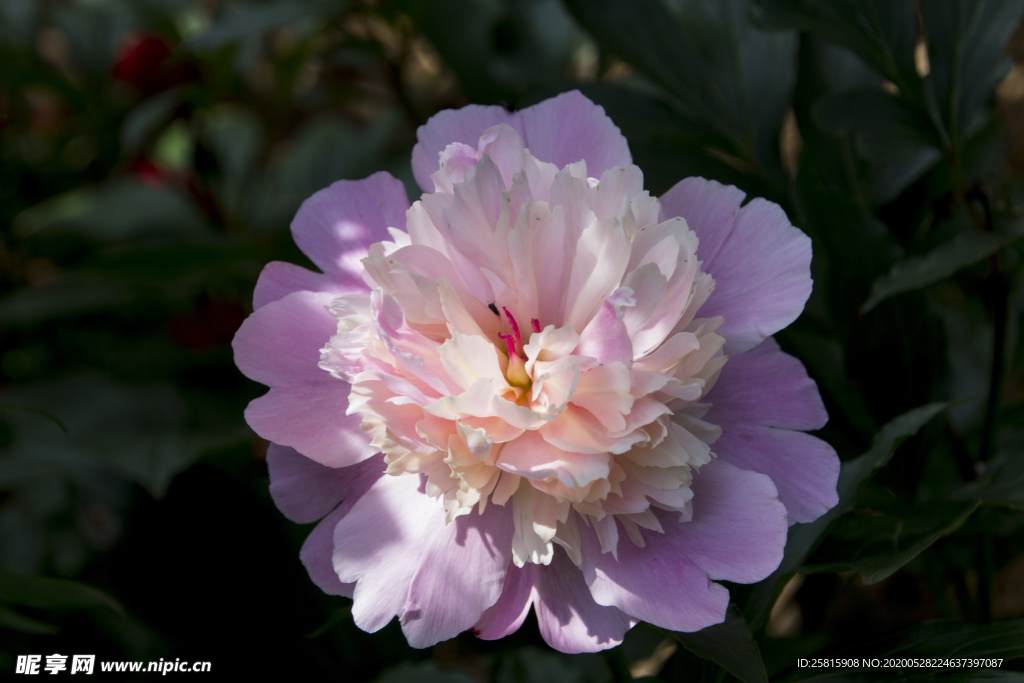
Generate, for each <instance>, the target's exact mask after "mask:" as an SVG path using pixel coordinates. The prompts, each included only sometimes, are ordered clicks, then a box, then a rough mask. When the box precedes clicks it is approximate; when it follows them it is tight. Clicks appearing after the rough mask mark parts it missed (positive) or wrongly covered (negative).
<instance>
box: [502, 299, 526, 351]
mask: <svg viewBox="0 0 1024 683" xmlns="http://www.w3.org/2000/svg"><path fill="white" fill-rule="evenodd" d="M501 310H503V311H505V315H506V316H508V324H509V325H510V326H511V327H512V336H513V337H515V340H516V344H520V343H522V341H523V337H522V335H520V334H519V325H517V324H516V319H515V318H513V317H512V314H511V313H509V312H508V309H507V308H505V307H504V306H502V307H501Z"/></svg>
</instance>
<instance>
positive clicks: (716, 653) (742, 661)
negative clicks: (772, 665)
mask: <svg viewBox="0 0 1024 683" xmlns="http://www.w3.org/2000/svg"><path fill="white" fill-rule="evenodd" d="M672 637H673V638H675V639H676V640H678V641H679V642H680V643H682V644H683V646H684V647H685V648H686V649H687V650H689V651H690V652H692V653H694V654H695V655H698V656H700V657H704V658H705V659H710V660H712V661H714V662H715V663H717V664H719V665H720V666H722V667H723V668H725V670H726V671H728V672H729V673H731V674H732V675H733V676H736V678H738V679H740V680H741V681H744V682H745V683H767V681H768V674H767V673H765V670H764V662H762V661H761V652H760V650H758V649H757V643H755V642H754V638H753V637H752V636H751V635H750V627H749V626H747V622H746V620H745V619H744V618H743V615H741V614H740V612H739V610H737V609H736V607H735V605H730V606H729V609H728V611H727V612H726V613H725V621H724V622H722V623H721V624H716V625H715V626H708V627H707V628H705V629H702V630H700V631H697V632H696V633H675V632H672Z"/></svg>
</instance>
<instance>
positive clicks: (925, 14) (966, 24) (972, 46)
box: [920, 0, 1024, 141]
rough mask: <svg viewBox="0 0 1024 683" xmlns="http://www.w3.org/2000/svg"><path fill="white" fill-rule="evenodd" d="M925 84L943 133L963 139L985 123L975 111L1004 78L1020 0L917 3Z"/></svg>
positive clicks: (1022, 9) (1023, 2) (1022, 0)
mask: <svg viewBox="0 0 1024 683" xmlns="http://www.w3.org/2000/svg"><path fill="white" fill-rule="evenodd" d="M920 6H921V18H922V21H923V23H924V30H925V32H926V33H927V35H928V54H929V63H930V68H931V76H930V80H931V82H932V84H933V85H934V88H935V92H936V99H937V100H938V102H939V106H940V107H941V108H942V115H943V118H944V119H945V121H946V125H947V130H948V132H949V134H950V136H951V137H952V138H953V139H955V140H960V141H963V140H966V138H967V137H969V136H970V135H971V134H973V133H974V132H976V131H977V130H978V129H980V128H981V126H982V125H984V122H985V118H986V114H985V113H984V112H982V111H979V108H980V107H981V105H982V104H984V102H985V101H986V100H987V99H988V98H990V97H991V96H992V90H993V88H994V87H995V84H996V83H997V82H998V81H999V80H1000V79H1001V78H1002V77H1003V76H1004V75H1005V73H1006V67H1008V63H1006V62H1004V61H1003V59H1002V53H1003V48H1004V47H1005V45H1006V43H1007V41H1008V40H1009V39H1010V36H1011V35H1013V31H1014V29H1015V28H1016V27H1017V25H1018V24H1019V23H1020V17H1021V14H1022V13H1024V0H930V1H929V2H922V3H921V5H920Z"/></svg>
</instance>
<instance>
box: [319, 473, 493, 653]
mask: <svg viewBox="0 0 1024 683" xmlns="http://www.w3.org/2000/svg"><path fill="white" fill-rule="evenodd" d="M421 489H422V483H421V478H420V477H413V476H406V477H381V478H380V479H378V480H377V481H376V482H375V483H374V485H373V486H372V487H371V488H370V490H369V491H367V493H366V494H364V495H363V496H362V497H361V498H359V500H358V501H356V503H355V505H354V506H353V508H352V510H351V512H349V514H347V515H345V516H344V517H343V518H342V519H341V520H340V521H339V522H338V525H337V527H336V528H335V530H334V569H335V571H336V572H337V573H338V578H339V580H341V581H342V582H352V581H356V582H357V584H356V589H355V593H354V596H353V597H354V600H355V603H354V604H353V606H352V615H353V617H354V618H355V622H356V625H358V626H359V627H360V628H361V629H363V630H365V631H368V632H371V633H372V632H374V631H377V630H378V629H380V628H382V627H384V626H385V625H386V624H387V623H388V622H389V621H391V618H392V617H394V616H398V617H399V620H400V621H401V623H402V630H403V632H404V633H405V636H406V638H407V639H408V641H409V644H410V645H412V646H413V647H429V646H430V645H433V644H434V643H437V642H439V641H441V640H446V639H448V638H452V637H453V636H455V635H457V634H458V633H461V632H462V631H465V630H466V629H468V628H470V627H472V626H473V624H475V623H476V622H477V621H479V620H480V616H481V615H482V614H483V612H484V610H486V609H487V608H488V607H490V606H491V605H493V604H494V603H495V602H497V600H498V597H499V596H500V595H501V590H502V586H503V584H504V582H505V573H506V570H507V568H508V566H509V562H510V561H511V550H510V548H511V545H512V531H513V527H512V519H511V516H510V515H509V514H508V511H507V510H504V509H502V508H499V507H498V506H489V507H488V509H487V512H486V513H485V514H483V515H478V514H471V515H464V516H461V517H458V518H457V519H456V520H455V521H454V522H452V523H451V524H445V513H444V507H443V504H442V501H441V500H440V499H436V498H430V497H428V496H427V495H426V494H425V493H423V491H422V490H421Z"/></svg>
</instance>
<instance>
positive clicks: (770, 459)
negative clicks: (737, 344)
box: [705, 339, 839, 524]
mask: <svg viewBox="0 0 1024 683" xmlns="http://www.w3.org/2000/svg"><path fill="white" fill-rule="evenodd" d="M708 399H709V400H710V402H711V404H712V407H711V410H709V411H708V414H707V415H706V416H705V419H707V420H708V421H709V422H711V423H712V424H717V425H719V426H721V427H722V436H721V438H719V440H718V441H716V442H715V446H714V449H715V452H716V453H717V454H718V455H719V456H720V457H721V458H722V459H723V460H726V461H728V462H731V463H733V464H735V465H737V466H739V467H742V468H744V469H749V470H754V471H755V472H761V473H762V474H767V475H768V476H769V477H771V478H772V480H773V481H774V482H775V485H776V486H777V487H778V490H779V499H780V500H781V501H782V502H783V504H785V506H786V509H787V510H788V511H789V522H790V524H792V523H794V522H811V521H813V520H815V519H817V518H818V517H820V516H821V515H822V514H824V513H825V512H826V511H827V510H829V509H830V508H832V507H833V506H834V505H835V504H836V503H837V502H838V501H839V499H838V494H837V493H836V482H837V480H838V478H839V457H838V456H837V455H836V452H835V450H834V449H833V448H832V447H831V446H830V445H828V444H827V443H825V442H824V441H822V440H820V439H817V438H815V437H813V436H810V435H809V434H803V433H800V432H795V431H790V430H795V429H820V428H821V427H823V426H824V425H825V422H826V421H827V420H828V414H827V413H826V412H825V406H824V405H823V404H822V402H821V396H820V395H819V394H818V387H817V385H816V384H815V383H814V380H812V379H811V378H809V377H808V376H807V372H806V371H805V370H804V367H803V365H802V364H801V363H800V361H799V360H797V359H796V358H793V357H792V356H789V355H786V354H785V353H783V352H782V351H781V350H780V349H779V346H778V344H777V343H776V342H775V340H774V339H766V340H765V341H764V342H762V343H761V344H760V345H759V346H757V347H756V348H753V349H751V350H750V351H747V352H745V353H741V354H739V355H737V356H733V357H731V358H730V359H729V362H727V363H726V364H725V367H724V368H723V369H722V374H721V376H720V377H719V379H718V382H717V383H716V384H715V388H714V389H713V390H712V391H711V393H710V394H709V395H708Z"/></svg>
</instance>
